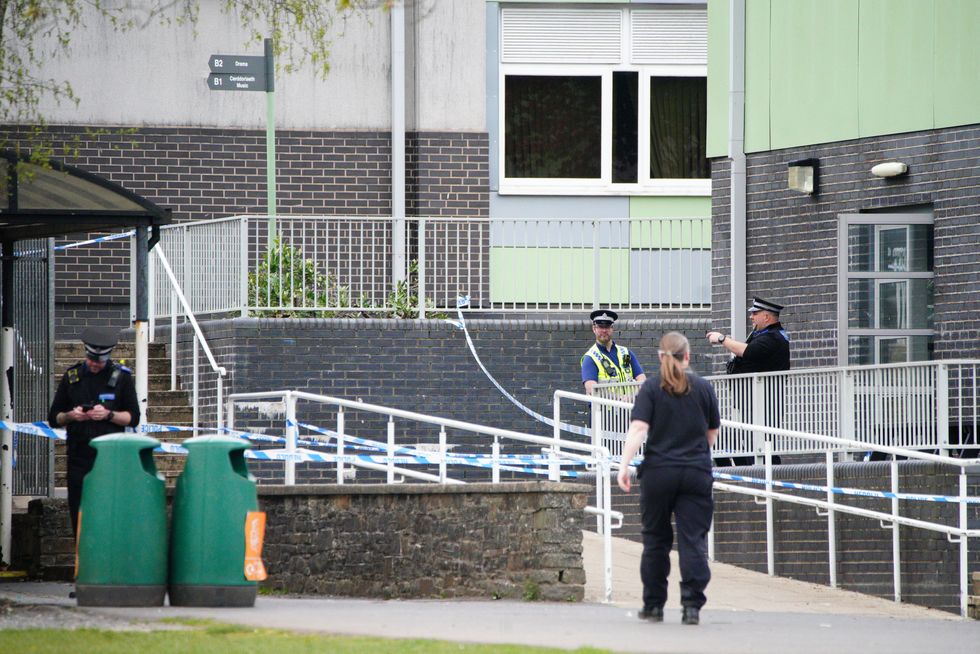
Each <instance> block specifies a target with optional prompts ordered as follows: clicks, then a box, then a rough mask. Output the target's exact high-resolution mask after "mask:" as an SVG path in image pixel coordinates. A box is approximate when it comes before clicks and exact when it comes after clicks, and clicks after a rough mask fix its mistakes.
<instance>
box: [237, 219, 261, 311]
mask: <svg viewBox="0 0 980 654" xmlns="http://www.w3.org/2000/svg"><path fill="white" fill-rule="evenodd" d="M239 225H240V227H239V237H238V238H239V242H238V266H239V268H238V283H239V289H238V301H239V306H240V307H241V308H240V310H239V311H240V313H241V317H242V318H247V317H248V217H247V216H242V218H241V222H240V223H239ZM258 287H259V285H258V284H256V285H255V288H256V289H258Z"/></svg>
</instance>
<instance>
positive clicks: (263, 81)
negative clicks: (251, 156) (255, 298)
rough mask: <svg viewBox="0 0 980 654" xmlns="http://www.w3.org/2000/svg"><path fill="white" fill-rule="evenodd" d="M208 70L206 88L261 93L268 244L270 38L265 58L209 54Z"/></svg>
mask: <svg viewBox="0 0 980 654" xmlns="http://www.w3.org/2000/svg"><path fill="white" fill-rule="evenodd" d="M208 67H209V68H210V69H211V74H210V75H208V80H207V81H208V88H209V89H211V90H212V91H264V92H265V104H266V123H265V158H266V189H267V190H266V200H267V204H268V207H267V210H268V214H269V243H270V245H271V244H272V242H273V241H274V240H275V237H276V127H275V125H276V102H275V90H276V75H275V70H276V67H275V62H274V60H273V57H272V39H266V40H265V56H262V57H259V56H255V55H233V54H213V55H211V58H210V59H209V60H208Z"/></svg>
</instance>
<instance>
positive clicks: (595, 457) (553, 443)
mask: <svg viewBox="0 0 980 654" xmlns="http://www.w3.org/2000/svg"><path fill="white" fill-rule="evenodd" d="M566 396H574V394H566V393H565V392H564V391H557V392H556V395H555V398H556V399H555V401H556V402H557V401H558V398H559V397H566ZM578 397H583V398H586V399H590V400H591V399H592V398H588V396H578ZM268 399H277V400H280V401H282V402H283V404H284V410H285V411H286V412H287V417H288V420H289V421H290V425H287V432H288V433H290V434H291V436H290V437H289V438H288V439H287V445H286V451H287V452H288V451H295V445H296V440H295V431H294V428H295V402H296V400H298V399H303V400H310V401H313V402H319V403H323V404H331V405H334V406H337V407H338V408H339V410H340V411H342V410H343V409H354V410H358V411H367V412H370V413H377V414H381V415H385V416H388V425H387V436H386V440H387V447H388V456H389V457H391V456H392V452H393V449H394V447H395V446H394V423H393V418H396V417H397V418H403V419H406V420H414V421H417V422H423V423H428V424H431V425H437V426H439V427H440V448H439V451H440V455H441V458H440V461H441V463H440V474H439V475H430V474H427V473H422V472H417V471H411V470H407V469H402V468H398V467H395V466H394V462H393V461H391V460H389V461H388V463H387V464H386V465H382V464H377V463H370V462H367V461H357V460H355V461H353V463H354V464H355V465H358V466H363V467H367V468H370V469H374V470H380V471H384V472H386V473H387V479H388V482H389V483H391V481H392V479H393V477H394V475H395V473H398V474H401V475H405V476H409V477H413V478H416V479H422V480H426V481H435V482H441V483H454V482H455V481H456V480H452V479H449V478H448V477H447V476H446V473H445V467H444V463H445V462H444V459H443V458H442V457H445V452H446V445H445V440H444V439H445V430H446V428H451V429H458V430H462V431H469V432H473V433H478V434H483V435H486V436H492V437H493V438H494V443H493V444H494V456H493V480H494V482H495V483H496V482H497V481H498V480H499V465H500V460H499V456H498V453H499V449H498V447H499V443H498V441H499V439H500V438H508V439H511V440H517V441H522V442H525V443H533V444H536V445H542V446H546V448H547V450H548V451H549V456H551V457H553V459H554V461H555V463H554V465H552V466H551V472H550V474H549V478H550V479H552V480H553V481H558V480H559V479H560V477H559V476H558V474H557V473H558V468H557V465H558V455H560V453H561V451H562V449H565V450H576V451H577V452H582V453H584V454H579V453H573V452H565V454H564V456H565V457H568V458H574V459H576V460H584V461H585V462H586V463H587V464H592V463H594V465H595V466H596V489H597V494H596V498H597V499H596V504H599V506H598V507H585V511H586V512H587V513H589V514H595V515H598V516H600V517H601V519H602V521H603V534H602V535H603V539H604V558H605V575H604V576H605V601H606V602H611V601H612V533H611V532H612V519H613V518H615V519H616V520H617V521H618V523H619V525H621V524H622V519H623V515H622V513H620V512H618V511H613V510H612V505H611V489H610V476H611V461H610V456H609V450H608V449H607V448H605V447H603V446H601V445H594V444H588V443H579V442H576V441H570V440H564V439H562V438H561V437H560V434H559V435H556V436H555V437H554V438H547V437H544V436H535V435H533V434H524V433H521V432H516V431H511V430H509V429H499V428H496V427H488V426H485V425H478V424H475V423H470V422H464V421H461V420H454V419H451V418H440V417H437V416H430V415H426V414H422V413H416V412H414V411H406V410H404V409H395V408H391V407H384V406H380V405H376V404H369V403H366V402H359V401H355V400H346V399H343V398H338V397H330V396H326V395H318V394H315V393H307V392H305V391H284V390H280V391H265V392H254V393H232V394H230V395H229V396H228V411H227V414H226V415H227V416H228V427H229V428H234V420H235V402H239V401H242V402H244V401H251V400H268ZM594 400H595V402H596V403H600V404H608V403H613V404H622V403H618V402H616V401H615V400H602V399H601V398H594ZM342 425H343V420H342V419H339V420H338V427H340V429H339V430H338V432H337V434H338V438H337V443H338V444H337V448H338V449H337V451H338V453H340V452H342V451H343V445H342V443H343V441H344V438H345V436H346V435H345V434H344V433H343V432H342ZM220 426H221V425H219V427H220ZM294 466H295V462H294V461H291V460H287V461H286V462H285V468H286V469H285V481H286V484H287V485H290V484H291V483H293V482H294V473H293V469H294ZM337 483H340V484H342V483H343V477H342V475H341V473H340V463H339V462H338V475H337ZM617 526H618V525H617Z"/></svg>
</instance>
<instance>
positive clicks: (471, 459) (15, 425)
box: [0, 420, 980, 504]
mask: <svg viewBox="0 0 980 654" xmlns="http://www.w3.org/2000/svg"><path fill="white" fill-rule="evenodd" d="M292 425H293V423H290V426H292ZM295 426H298V427H303V428H304V429H309V430H311V431H314V432H317V433H319V434H323V435H325V436H328V437H329V438H330V439H335V438H336V437H337V432H334V431H331V430H328V429H323V428H321V427H317V426H316V425H311V424H309V423H303V422H300V423H295ZM0 429H9V430H10V431H12V432H15V433H19V434H28V435H32V436H41V437H44V438H51V439H57V440H65V439H66V435H65V430H64V429H52V428H51V427H50V426H49V425H48V424H47V423H46V422H6V421H2V420H0ZM189 430H190V428H189V427H177V426H171V425H156V424H148V425H142V426H141V427H140V431H142V432H148V433H159V432H179V431H189ZM222 431H224V432H225V433H227V434H229V435H231V436H235V437H238V438H242V439H244V440H249V441H258V442H267V443H276V444H285V443H286V439H285V438H283V437H282V436H269V435H268V434H255V433H251V432H244V431H237V430H234V429H228V428H225V429H223V430H222ZM296 443H297V445H310V446H313V447H326V446H327V445H329V444H330V443H329V442H328V441H323V440H319V439H297V441H296ZM344 447H345V448H350V449H356V450H358V451H373V452H379V454H345V455H338V454H326V453H321V452H313V451H310V450H308V449H304V448H301V449H298V450H296V451H294V452H287V451H284V450H246V451H245V456H246V457H247V458H250V459H255V460H258V461H297V462H309V463H337V462H338V461H340V462H344V463H356V462H358V461H369V462H372V463H379V464H385V463H388V462H389V461H392V462H394V463H398V464H402V465H438V464H439V463H441V462H442V461H443V460H445V462H446V463H451V464H456V465H468V466H475V467H480V468H491V467H493V464H494V457H492V456H487V455H483V454H456V453H454V454H446V455H445V456H443V455H441V454H439V453H428V452H421V451H419V450H415V449H412V448H407V447H395V448H392V454H393V456H391V457H389V456H388V454H387V452H388V445H387V443H382V442H380V441H372V440H369V439H365V438H359V437H356V436H350V435H345V436H344ZM156 449H157V450H158V451H161V452H166V453H168V454H187V449H186V448H184V447H182V446H180V445H179V444H177V443H166V442H161V443H160V446H159V447H158V448H156ZM613 459H614V460H615V457H613ZM496 461H497V462H499V463H500V469H501V470H506V471H512V472H522V473H526V474H537V475H547V474H548V470H547V469H545V468H543V467H529V466H548V465H551V464H554V463H558V464H559V465H562V466H570V465H571V466H575V465H582V462H581V461H570V460H567V459H560V460H558V461H553V460H549V459H548V458H547V457H534V456H523V455H515V454H502V455H500V456H499V457H497V459H496ZM639 462H640V459H634V461H633V464H634V465H635V464H637V463H639ZM514 464H523V465H514ZM561 475H562V476H563V477H580V476H581V475H582V473H580V472H578V471H575V470H562V471H561ZM713 475H714V477H715V479H722V480H725V481H737V482H743V483H749V484H758V485H761V486H765V485H767V484H769V483H771V484H772V486H774V487H776V488H787V489H791V490H802V491H811V492H815V493H826V492H827V490H828V487H827V486H820V485H818V484H804V483H800V482H792V481H777V480H773V481H772V482H767V481H766V480H765V479H759V478H757V477H746V476H744V475H733V474H729V473H725V472H714V473H713ZM829 490H830V492H832V493H834V494H836V495H851V496H856V497H872V498H879V499H898V500H910V501H918V502H943V503H950V504H958V503H961V502H962V503H966V504H980V497H959V496H957V495H927V494H923V493H892V492H889V491H876V490H865V489H861V488H845V487H840V486H832V487H830V489H829Z"/></svg>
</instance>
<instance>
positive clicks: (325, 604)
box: [0, 534, 980, 654]
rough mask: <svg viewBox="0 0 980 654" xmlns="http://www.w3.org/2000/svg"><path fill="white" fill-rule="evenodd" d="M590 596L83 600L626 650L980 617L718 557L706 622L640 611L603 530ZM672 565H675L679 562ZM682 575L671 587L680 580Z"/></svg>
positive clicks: (925, 639) (269, 622)
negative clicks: (213, 605)
mask: <svg viewBox="0 0 980 654" xmlns="http://www.w3.org/2000/svg"><path fill="white" fill-rule="evenodd" d="M584 545H585V559H586V573H587V577H588V584H587V589H586V602H583V603H567V604H566V603H543V602H510V601H467V600H462V601H434V600H416V601H401V600H391V601H381V600H362V599H312V598H311V599H296V598H277V597H266V596H262V597H259V598H258V600H257V602H256V606H255V608H252V609H194V608H179V607H169V606H167V607H161V608H137V609H125V608H116V609H91V608H86V609H77V611H91V612H96V613H98V614H100V615H102V616H107V617H108V616H114V617H116V618H130V619H137V620H154V619H159V618H164V617H176V616H186V617H197V618H210V619H214V620H219V621H225V622H233V623H237V624H243V625H250V626H266V627H275V628H281V629H291V630H301V631H322V632H330V633H339V634H360V635H374V636H382V637H390V638H437V639H443V640H455V641H462V642H479V643H517V644H526V645H542V646H551V647H559V648H567V649H574V648H577V647H584V646H592V647H601V648H606V649H610V650H613V651H619V652H672V653H677V654H686V653H693V652H710V653H712V654H715V653H719V654H720V653H722V652H725V653H727V652H731V653H733V654H739V653H742V652H744V653H746V654H786V653H787V652H792V653H793V654H806V653H808V652H813V653H821V654H823V653H825V652H833V653H835V654H846V653H849V652H853V653H855V654H902V653H906V652H907V653H909V654H920V653H921V652H928V651H935V652H943V653H944V654H957V653H960V652H962V653H964V654H966V653H970V654H975V653H976V652H980V622H975V621H970V620H961V619H960V618H958V617H956V616H953V615H951V614H949V613H943V612H939V611H932V610H929V609H924V608H919V607H915V606H908V605H895V604H894V603H893V602H889V601H887V600H880V599H876V598H870V597H867V596H864V595H859V594H857V593H850V592H846V591H839V590H831V589H829V588H825V587H823V586H817V585H814V584H808V583H803V582H797V581H792V580H788V579H773V578H770V577H768V576H767V575H764V574H759V573H755V572H748V571H746V570H742V569H740V568H735V567H732V566H727V565H724V564H720V563H715V564H713V565H712V574H713V579H712V582H711V585H710V586H709V587H708V605H707V606H706V607H705V608H704V610H703V611H702V614H701V625H700V626H698V627H688V626H683V625H681V624H680V609H679V607H678V605H677V601H676V598H673V599H672V601H670V602H668V605H667V616H666V621H665V622H664V623H663V624H647V623H644V622H642V621H640V620H638V619H637V617H636V608H637V607H638V606H639V603H640V602H639V597H640V583H639V579H638V576H639V575H638V572H637V571H638V569H639V564H638V560H639V549H640V548H639V545H637V544H636V543H632V542H630V541H626V540H623V539H618V538H617V539H615V546H614V557H613V560H614V561H615V566H614V571H613V579H614V582H613V589H614V596H613V603H612V604H600V603H597V601H598V599H599V598H600V597H601V595H602V575H601V571H602V560H601V552H602V549H601V541H600V540H599V539H598V538H597V537H595V536H594V535H592V534H586V535H585V542H584ZM674 569H675V570H676V565H675V566H674ZM68 589H69V586H68V585H67V584H51V583H19V584H0V598H6V599H9V600H14V601H16V602H20V603H43V604H57V605H60V606H65V607H72V606H74V604H75V602H74V600H69V599H68V598H67V593H68ZM676 589H677V584H676V580H674V579H672V580H671V591H672V592H676Z"/></svg>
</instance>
